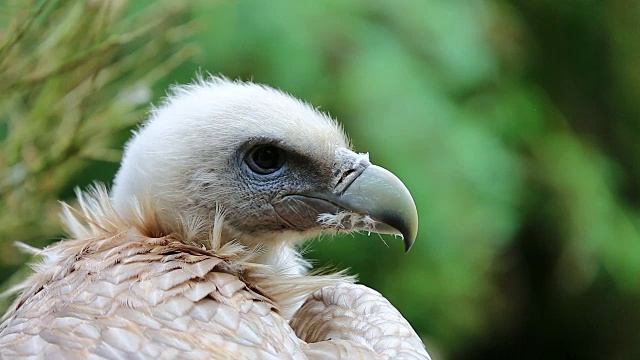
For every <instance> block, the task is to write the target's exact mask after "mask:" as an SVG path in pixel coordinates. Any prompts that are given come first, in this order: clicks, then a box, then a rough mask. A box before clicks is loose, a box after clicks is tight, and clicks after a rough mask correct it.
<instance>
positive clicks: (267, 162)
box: [244, 145, 287, 175]
mask: <svg viewBox="0 0 640 360" xmlns="http://www.w3.org/2000/svg"><path fill="white" fill-rule="evenodd" d="M244 162H245V163H246V164H247V166H248V167H249V169H250V170H251V171H253V172H254V173H256V174H259V175H270V174H273V173H275V172H276V171H278V170H280V169H282V167H283V166H284V164H285V163H286V162H287V158H286V152H285V151H284V150H282V149H280V148H279V147H276V146H273V145H258V146H255V147H254V148H252V149H251V150H250V151H249V152H248V153H247V156H246V157H245V158H244Z"/></svg>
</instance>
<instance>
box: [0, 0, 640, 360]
mask: <svg viewBox="0 0 640 360" xmlns="http://www.w3.org/2000/svg"><path fill="white" fill-rule="evenodd" d="M125 3H126V2H123V1H103V2H71V1H63V0H59V1H44V2H33V3H31V4H30V5H29V6H26V5H24V4H23V3H22V2H18V1H15V3H7V2H4V3H0V10H2V11H1V13H2V14H3V15H2V16H3V17H2V18H0V25H1V26H2V29H1V30H0V44H2V45H1V47H0V93H2V94H3V97H2V100H1V102H0V154H1V156H0V193H1V194H2V197H1V199H0V251H1V255H0V264H1V265H0V266H3V268H4V269H6V270H5V272H6V274H7V275H8V274H9V273H10V271H9V269H11V271H13V269H15V268H17V266H18V264H19V263H20V262H22V261H23V260H24V259H22V258H19V257H16V256H15V253H16V252H15V250H13V249H12V248H11V243H12V241H14V240H23V241H28V242H29V243H32V244H43V243H45V242H46V241H47V240H50V239H52V238H56V237H57V236H58V234H59V231H60V230H59V228H58V225H57V222H56V216H57V211H56V207H57V204H56V201H55V200H56V199H59V198H68V197H70V195H71V192H70V189H71V188H72V187H73V186H76V185H80V186H84V185H86V184H87V183H88V182H90V181H92V180H100V181H105V182H109V181H110V180H111V179H112V177H113V173H114V172H115V169H116V165H115V162H117V160H118V159H119V156H120V150H119V149H120V148H121V144H122V142H123V140H124V136H123V132H122V131H123V130H124V129H129V128H131V126H132V125H133V124H135V123H136V122H138V121H140V120H142V119H143V118H144V111H145V109H147V108H146V105H145V104H146V103H147V101H148V100H149V99H157V98H158V97H159V96H161V95H162V94H163V91H164V89H165V88H166V87H167V86H168V85H170V84H171V83H175V82H186V81H189V80H190V79H191V78H192V77H193V75H194V73H195V72H197V71H198V70H203V71H208V72H211V73H214V74H217V73H221V74H224V75H226V76H229V77H232V78H236V77H240V78H243V79H253V80H254V81H257V82H264V83H268V84H270V85H272V86H276V87H280V88H282V89H283V90H285V91H288V92H290V93H292V94H294V95H296V96H298V97H301V98H304V99H306V100H307V101H309V102H311V103H313V104H314V105H316V106H320V107H321V109H322V110H324V111H328V112H330V113H331V114H332V115H333V116H335V117H337V118H338V119H339V120H340V121H341V122H342V123H344V125H345V128H346V130H347V132H348V133H349V134H350V135H351V136H352V137H353V140H354V143H355V145H356V147H357V149H358V150H360V151H368V152H370V155H371V159H372V160H373V161H374V162H376V163H378V164H380V165H382V166H385V167H387V168H389V169H390V170H392V171H393V172H395V173H396V174H397V175H398V176H399V177H400V178H401V179H403V180H404V181H405V183H406V184H407V186H408V187H409V189H410V190H411V191H412V193H413V195H414V197H415V199H416V203H417V205H418V211H419V213H420V227H421V230H420V233H419V238H418V241H417V243H416V245H415V247H414V249H413V250H412V251H411V252H410V253H409V254H408V255H405V254H403V253H402V251H401V247H402V245H401V242H400V241H398V240H397V239H393V238H386V237H385V238H384V239H383V241H381V239H380V238H379V237H378V236H369V237H367V236H364V235H363V236H360V235H359V236H355V238H354V237H345V238H337V239H332V240H325V241H321V242H316V243H314V244H313V245H312V246H311V253H310V254H309V257H312V258H317V259H319V260H318V263H320V264H333V265H335V266H339V267H351V268H352V271H353V272H354V273H358V274H360V279H361V281H362V282H363V283H365V284H367V285H369V286H372V287H373V288H375V289H377V290H380V291H381V292H382V293H383V294H385V295H386V296H387V297H388V298H389V299H390V300H391V301H392V303H394V304H395V305H396V306H397V307H398V308H399V309H400V310H401V311H402V312H403V314H405V315H406V317H407V318H408V319H409V320H410V322H411V323H412V324H413V325H414V327H415V328H416V329H417V330H418V332H419V333H420V334H421V336H423V338H424V340H425V342H426V343H427V345H428V347H429V349H430V351H431V352H432V353H433V355H435V356H436V357H438V358H440V357H442V358H460V359H463V358H479V357H487V358H496V357H505V356H509V357H512V356H513V353H514V352H523V353H527V354H530V355H529V356H525V357H531V358H540V357H544V358H555V357H557V358H566V357H580V358H602V357H607V356H611V357H616V358H629V359H633V358H637V357H638V356H640V353H639V351H640V350H638V346H637V343H638V342H639V341H640V337H638V334H640V325H636V324H640V310H638V308H637V306H635V307H634V306H633V304H634V303H636V304H637V301H638V300H640V277H638V276H637V274H638V273H640V236H639V235H638V231H637V229H638V208H639V205H640V190H639V189H640V168H639V167H637V165H636V163H637V161H638V159H640V145H638V144H639V143H638V141H637V138H638V135H640V128H639V127H638V122H637V120H638V115H639V114H640V106H639V105H638V102H637V101H636V100H637V99H638V95H640V92H639V90H638V89H640V77H638V72H637V70H636V64H637V59H638V58H640V46H639V45H638V44H640V42H638V40H637V34H638V33H639V31H640V28H639V27H640V26H639V24H640V21H639V20H640V9H639V8H638V7H637V6H630V7H629V6H627V5H626V4H627V3H626V2H624V1H611V2H604V1H592V2H582V3H580V4H577V3H575V2H572V5H571V6H569V5H568V4H565V3H562V2H549V1H529V2H525V1H518V0H513V1H511V2H504V1H494V2H491V1H485V2H482V1H480V2H478V1H474V2H470V1H469V2H465V1H449V2H445V1H436V0H427V1H409V0H407V1H397V2H389V1H387V2H384V1H338V0H329V1H323V2H296V1H284V0H274V1H269V2H255V1H217V2H208V1H204V0H202V1H197V2H191V3H189V4H188V6H187V5H186V4H185V5H183V6H177V5H175V4H174V3H173V2H171V1H168V0H166V1H159V2H154V3H153V5H151V4H152V3H145V2H137V3H132V4H131V6H130V7H125V6H124V4H125ZM5 10H6V11H5ZM191 35H193V36H192V37H191ZM194 49H198V50H199V51H198V52H197V55H195V57H191V55H192V54H195V52H194ZM604 49H606V51H605V50H604ZM386 244H388V246H387V245H386Z"/></svg>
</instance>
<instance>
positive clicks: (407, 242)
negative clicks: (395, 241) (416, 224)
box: [402, 235, 415, 254]
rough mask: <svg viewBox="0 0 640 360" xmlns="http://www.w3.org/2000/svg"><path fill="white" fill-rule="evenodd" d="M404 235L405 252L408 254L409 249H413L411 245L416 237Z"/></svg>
mask: <svg viewBox="0 0 640 360" xmlns="http://www.w3.org/2000/svg"><path fill="white" fill-rule="evenodd" d="M402 237H403V239H404V252H405V254H406V253H408V252H409V250H411V247H412V246H413V243H414V241H415V239H411V238H409V237H408V236H406V235H403V236H402Z"/></svg>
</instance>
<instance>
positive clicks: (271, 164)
mask: <svg viewBox="0 0 640 360" xmlns="http://www.w3.org/2000/svg"><path fill="white" fill-rule="evenodd" d="M279 157H280V155H279V151H278V149H276V148H274V147H273V146H265V147H261V148H260V149H258V150H256V151H255V152H254V153H253V162H255V163H256V165H258V166H260V167H261V168H263V169H273V168H276V167H277V166H278V158H279Z"/></svg>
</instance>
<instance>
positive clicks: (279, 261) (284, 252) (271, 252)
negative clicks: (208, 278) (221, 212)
mask: <svg viewBox="0 0 640 360" xmlns="http://www.w3.org/2000/svg"><path fill="white" fill-rule="evenodd" d="M216 225H217V224H216V223H214V226H216ZM223 228H224V229H223V231H222V233H221V237H222V239H221V241H220V243H222V244H225V243H228V242H230V241H237V242H239V243H240V244H242V245H243V246H245V247H246V248H247V249H248V250H249V251H250V252H253V253H255V254H257V256H256V257H255V258H253V262H256V263H259V264H265V265H269V266H270V267H271V268H272V269H273V270H274V271H275V272H276V273H277V274H279V275H282V276H300V275H306V274H307V273H308V271H309V269H310V268H311V264H309V262H308V261H307V260H305V259H304V258H303V257H302V255H301V253H300V251H298V249H297V246H298V245H300V244H302V243H303V242H304V241H305V240H306V239H309V238H311V237H313V236H314V235H316V234H314V233H309V234H307V233H300V232H296V231H283V232H275V233H268V234H264V235H261V236H256V235H252V234H244V233H241V232H238V231H233V230H228V229H227V228H226V227H224V226H223ZM214 233H215V232H214ZM212 248H213V249H214V250H215V247H212Z"/></svg>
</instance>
